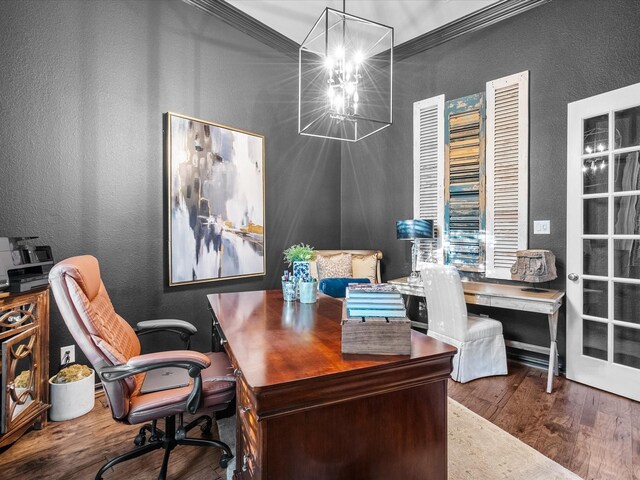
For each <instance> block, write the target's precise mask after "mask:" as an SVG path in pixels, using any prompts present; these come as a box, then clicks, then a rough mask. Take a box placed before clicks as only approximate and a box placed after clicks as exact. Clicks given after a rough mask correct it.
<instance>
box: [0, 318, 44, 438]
mask: <svg viewBox="0 0 640 480" xmlns="http://www.w3.org/2000/svg"><path fill="white" fill-rule="evenodd" d="M39 343H40V336H39V328H38V327H37V326H34V327H32V328H29V329H28V330H25V331H24V332H22V333H20V334H18V335H15V336H13V337H11V338H9V339H8V340H5V341H4V342H2V415H1V417H0V433H2V434H4V433H6V432H7V431H9V430H10V429H11V428H12V426H13V425H15V424H18V423H20V421H21V419H23V418H26V417H28V416H29V415H30V414H31V412H32V411H33V410H34V409H35V408H36V407H37V404H38V403H39V402H38V401H37V399H39V398H41V397H40V382H39V381H38V378H39V375H40V372H39V368H40V366H39V365H38V363H37V352H38V351H39V348H40V345H39Z"/></svg>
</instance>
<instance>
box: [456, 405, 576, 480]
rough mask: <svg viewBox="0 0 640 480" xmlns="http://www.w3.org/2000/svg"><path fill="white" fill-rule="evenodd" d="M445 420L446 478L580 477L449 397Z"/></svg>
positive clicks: (541, 479)
mask: <svg viewBox="0 0 640 480" xmlns="http://www.w3.org/2000/svg"><path fill="white" fill-rule="evenodd" d="M448 420H449V479H455V480H463V479H469V480H472V479H473V480H484V479H486V480H494V479H495V480H498V479H513V480H516V479H517V480H565V479H567V480H569V479H570V480H579V479H580V477H579V476H577V475H576V474H575V473H573V472H571V471H569V470H567V469H566V468H564V467H563V466H562V465H560V464H558V463H556V462H554V461H553V460H551V459H550V458H547V457H545V456H544V455H542V454H541V453H540V452H538V451H537V450H535V449H534V448H532V447H530V446H529V445H527V444H526V443H524V442H521V441H520V440H518V439H517V438H516V437H514V436H512V435H509V434H508V433H507V432H505V431H504V430H502V429H501V428H500V427H497V426H495V425H494V424H493V423H491V422H489V421H488V420H485V419H484V418H482V417H481V416H479V415H477V414H475V413H473V412H472V411H471V410H469V409H468V408H466V407H463V406H462V405H460V404H459V403H458V402H456V401H455V400H452V399H449V418H448Z"/></svg>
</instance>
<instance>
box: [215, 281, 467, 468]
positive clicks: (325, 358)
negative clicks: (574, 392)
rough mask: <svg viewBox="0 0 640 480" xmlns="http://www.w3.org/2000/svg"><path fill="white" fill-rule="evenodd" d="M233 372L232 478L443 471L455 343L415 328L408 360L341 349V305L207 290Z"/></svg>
mask: <svg viewBox="0 0 640 480" xmlns="http://www.w3.org/2000/svg"><path fill="white" fill-rule="evenodd" d="M208 300H209V304H210V308H211V311H212V313H213V327H214V332H215V334H216V335H219V336H220V338H221V339H222V344H223V345H224V347H225V349H226V351H227V353H228V354H229V356H230V357H231V360H232V362H233V364H234V367H235V368H236V369H237V375H238V382H237V412H236V414H237V437H236V439H237V447H236V459H237V460H236V465H237V467H236V468H237V469H236V471H235V477H234V478H235V479H270V480H287V479H295V480H302V479H315V480H320V479H328V478H330V479H332V480H339V479H344V480H358V479H362V480H365V479H372V478H402V479H406V480H410V479H416V480H425V479H442V480H444V479H446V478H447V380H448V378H449V375H450V373H451V361H452V358H453V355H455V353H456V349H455V348H453V347H451V346H449V345H447V344H445V343H442V342H438V341H436V340H434V339H432V338H430V337H427V336H426V335H423V334H421V333H419V332H415V331H412V333H411V335H412V339H411V340H412V353H411V355H410V356H409V355H402V356H400V355H398V356H382V355H343V354H342V353H341V351H340V341H341V336H340V332H341V330H340V328H341V327H340V315H341V307H342V302H341V301H340V300H337V299H334V298H331V297H327V296H325V295H320V298H319V299H318V302H317V303H315V304H301V303H298V302H292V303H285V302H283V299H282V292H281V291H280V290H271V291H258V292H242V293H221V294H212V295H208Z"/></svg>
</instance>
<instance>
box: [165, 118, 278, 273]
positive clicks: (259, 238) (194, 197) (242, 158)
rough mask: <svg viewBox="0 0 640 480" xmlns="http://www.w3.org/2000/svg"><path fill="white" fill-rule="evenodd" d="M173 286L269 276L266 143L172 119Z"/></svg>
mask: <svg viewBox="0 0 640 480" xmlns="http://www.w3.org/2000/svg"><path fill="white" fill-rule="evenodd" d="M166 125H167V138H166V147H167V148H166V156H167V174H168V175H167V177H168V188H167V190H168V195H169V202H168V203H169V212H168V215H169V229H168V230H169V285H182V284H188V283H198V282H210V281H216V280H225V279H230V278H238V277H249V276H256V275H264V274H265V254H264V253H265V252H264V249H265V243H264V179H265V177H264V137H263V136H262V135H257V134H255V133H249V132H244V131H242V130H238V129H235V128H231V127H227V126H224V125H219V124H216V123H212V122H208V121H205V120H199V119H196V118H191V117H187V116H185V115H179V114H176V113H167V124H166Z"/></svg>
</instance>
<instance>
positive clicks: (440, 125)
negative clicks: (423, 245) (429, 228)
mask: <svg viewBox="0 0 640 480" xmlns="http://www.w3.org/2000/svg"><path fill="white" fill-rule="evenodd" d="M444 101H445V98H444V95H437V96H435V97H431V98H427V99H425V100H420V101H418V102H414V104H413V216H414V218H420V112H421V111H422V110H425V109H429V108H434V107H435V109H436V114H437V146H436V148H437V163H438V179H437V187H436V189H437V191H436V195H437V215H436V218H434V219H432V220H435V224H436V225H437V228H438V238H437V249H438V252H434V254H435V255H436V256H437V257H438V258H439V257H440V256H441V251H442V237H443V235H442V234H443V232H444Z"/></svg>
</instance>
